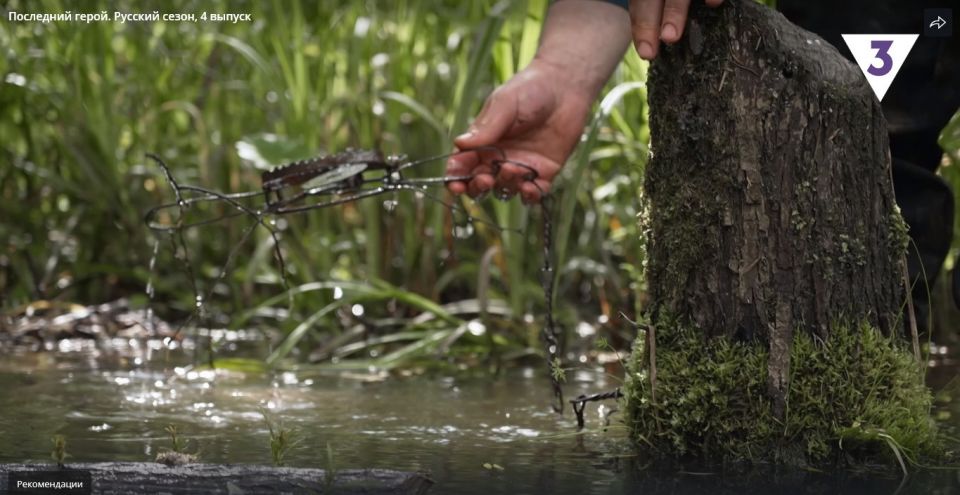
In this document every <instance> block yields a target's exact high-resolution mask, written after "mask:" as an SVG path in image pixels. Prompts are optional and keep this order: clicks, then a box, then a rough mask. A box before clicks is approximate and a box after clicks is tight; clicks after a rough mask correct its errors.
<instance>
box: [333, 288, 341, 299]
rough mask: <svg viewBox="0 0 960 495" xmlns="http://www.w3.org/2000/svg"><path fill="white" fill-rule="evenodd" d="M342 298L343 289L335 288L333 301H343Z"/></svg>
mask: <svg viewBox="0 0 960 495" xmlns="http://www.w3.org/2000/svg"><path fill="white" fill-rule="evenodd" d="M342 297H343V289H341V288H340V287H334V288H333V300H334V301H336V300H338V299H341V298H342Z"/></svg>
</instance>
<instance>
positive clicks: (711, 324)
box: [645, 0, 906, 416]
mask: <svg viewBox="0 0 960 495" xmlns="http://www.w3.org/2000/svg"><path fill="white" fill-rule="evenodd" d="M649 95H650V116H651V120H650V127H651V132H652V147H653V150H654V155H653V158H652V160H651V161H650V164H649V167H648V170H647V178H646V184H645V191H646V197H647V198H648V200H649V205H650V231H651V235H650V239H649V240H650V245H649V266H648V280H649V286H650V291H651V308H650V309H651V313H650V314H651V317H652V320H653V322H654V324H656V323H657V321H658V320H665V319H676V320H679V321H683V322H688V323H692V324H694V325H696V326H697V327H698V328H699V329H701V330H702V332H703V334H704V335H705V336H706V337H708V338H725V339H733V340H742V341H760V342H763V343H764V344H766V345H767V346H768V349H769V361H768V392H769V395H770V398H771V399H772V404H773V409H774V412H775V414H777V415H778V416H780V415H782V414H783V410H784V406H785V403H784V401H785V392H786V390H787V383H788V377H789V370H790V362H789V359H790V358H789V356H790V347H791V343H792V340H793V332H794V331H795V330H799V331H806V332H812V333H813V334H814V335H815V336H816V337H818V338H819V339H823V340H824V341H826V340H827V339H828V338H829V336H830V332H831V329H832V328H833V327H834V325H833V324H834V323H835V322H838V321H841V320H847V321H856V322H860V321H869V322H870V323H871V324H873V325H876V326H877V327H878V328H880V329H881V330H882V331H883V332H884V333H886V334H889V333H890V332H891V331H893V329H894V327H895V324H896V322H897V320H898V316H899V314H900V305H901V304H902V302H903V291H902V274H903V272H902V260H903V254H904V249H905V239H906V233H905V230H904V228H903V223H902V220H901V218H900V216H899V213H898V211H897V209H896V206H895V202H894V195H893V185H892V180H891V175H890V157H889V144H888V138H887V128H886V122H885V121H884V118H883V114H882V112H881V108H880V104H879V102H878V101H877V100H876V98H875V97H874V95H873V93H872V92H871V90H870V87H869V86H868V84H867V82H866V80H865V78H864V77H863V75H862V74H861V72H860V70H859V69H858V68H857V67H856V66H854V65H853V64H851V63H850V62H848V61H847V60H846V59H845V58H844V57H843V56H841V54H840V53H839V52H838V51H837V50H836V49H835V48H834V47H833V46H831V45H829V44H828V43H827V42H825V41H823V40H822V39H821V38H820V37H818V36H817V35H815V34H813V33H810V32H807V31H804V30H802V29H800V28H798V27H797V26H795V25H793V24H791V23H790V22H788V21H787V20H786V19H785V18H784V17H783V16H782V15H780V14H779V13H777V12H775V11H774V10H772V9H769V8H767V7H764V6H762V5H759V4H757V3H755V2H754V1H752V0H732V1H727V2H725V4H724V5H723V6H722V7H721V8H718V9H708V8H705V7H703V6H699V7H697V6H695V7H693V8H692V9H691V20H690V23H689V28H688V31H687V35H686V36H685V37H684V40H683V41H681V42H680V43H678V44H676V45H674V46H672V47H667V48H666V49H665V50H664V51H663V53H662V54H661V55H660V57H659V58H658V59H657V60H656V62H655V63H654V64H653V66H652V70H651V75H650V81H649ZM658 328H659V327H658Z"/></svg>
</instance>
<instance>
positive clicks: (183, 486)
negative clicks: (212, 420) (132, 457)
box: [0, 462, 433, 495]
mask: <svg viewBox="0 0 960 495" xmlns="http://www.w3.org/2000/svg"><path fill="white" fill-rule="evenodd" d="M11 471H14V472H22V471H58V470H57V468H56V466H52V465H49V464H0V490H6V489H7V486H8V485H7V483H8V480H7V478H8V476H9V473H10V472H11ZM62 471H88V472H89V473H90V475H91V478H92V483H91V485H92V492H86V493H93V494H97V495H99V494H102V495H110V494H117V495H120V494H123V495H126V494H130V493H167V494H171V495H178V494H224V495H244V494H249V495H252V494H260V493H297V494H321V493H337V494H361V493H362V494H391V495H407V494H411V495H412V494H417V495H420V494H424V493H427V491H428V490H429V489H430V486H431V485H433V481H431V480H430V478H429V477H427V476H426V475H424V474H421V473H408V472H401V471H390V470H386V469H349V470H338V471H336V472H335V473H334V474H333V475H332V476H331V477H330V479H328V478H327V474H326V472H325V471H324V470H322V469H308V468H292V467H269V466H252V465H221V464H188V465H184V466H177V467H167V466H165V465H163V464H158V463H152V462H98V463H77V464H68V465H67V467H66V468H64V470H62ZM44 479H50V480H51V481H55V480H54V479H51V478H47V477H45V478H44ZM63 493H71V492H70V491H67V490H64V491H63Z"/></svg>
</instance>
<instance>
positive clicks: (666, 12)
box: [630, 0, 723, 60]
mask: <svg viewBox="0 0 960 495" xmlns="http://www.w3.org/2000/svg"><path fill="white" fill-rule="evenodd" d="M722 3H723V0H706V4H707V6H709V7H718V6H720V5H721V4H722ZM689 11H690V0H630V24H631V26H632V27H633V44H634V46H635V47H636V49H637V54H638V55H640V57H641V58H644V59H646V60H653V59H654V58H656V56H657V52H658V51H659V48H660V41H661V40H662V41H663V42H665V43H671V44H672V43H676V42H677V41H680V38H682V37H683V31H684V26H686V24H687V14H688V13H689Z"/></svg>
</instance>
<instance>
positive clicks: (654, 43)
mask: <svg viewBox="0 0 960 495" xmlns="http://www.w3.org/2000/svg"><path fill="white" fill-rule="evenodd" d="M662 10H663V0H630V24H631V26H632V28H633V44H634V46H635V47H636V49H637V54H638V55H640V58H644V59H646V60H653V59H654V58H655V57H656V56H657V50H658V48H659V46H660V16H661V13H662Z"/></svg>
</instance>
